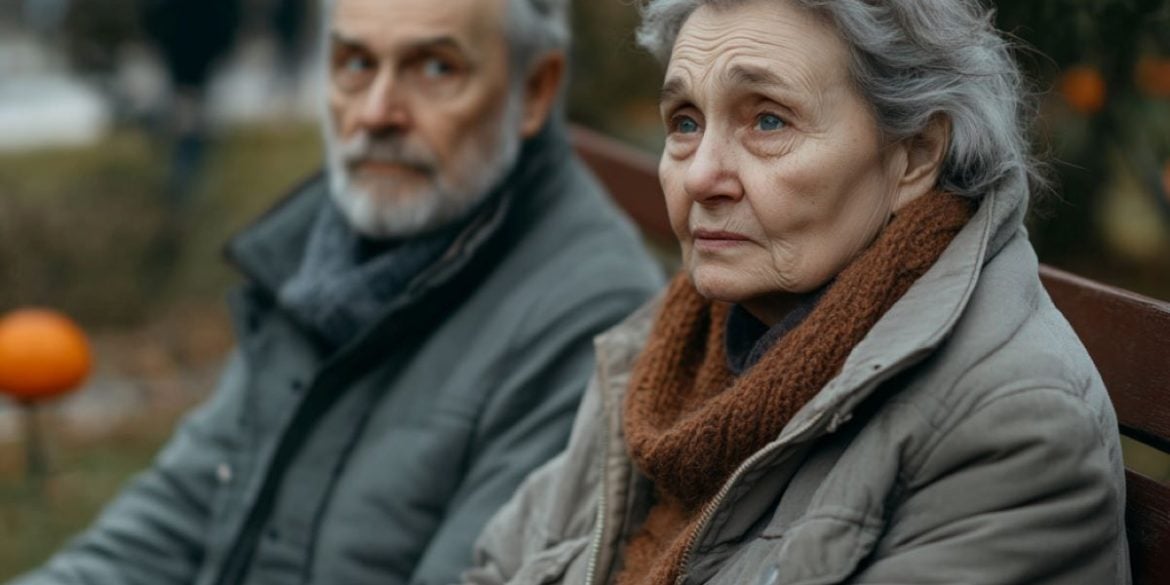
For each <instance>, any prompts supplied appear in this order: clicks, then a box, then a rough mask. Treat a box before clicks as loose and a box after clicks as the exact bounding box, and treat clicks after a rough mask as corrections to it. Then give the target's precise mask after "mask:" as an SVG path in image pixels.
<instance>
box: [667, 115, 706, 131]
mask: <svg viewBox="0 0 1170 585" xmlns="http://www.w3.org/2000/svg"><path fill="white" fill-rule="evenodd" d="M670 125H671V126H672V128H671V130H672V131H674V132H678V133H679V134H694V133H695V132H698V131H699V123H698V122H696V121H695V119H694V118H692V117H690V116H676V117H675V118H674V119H673V120H671V124H670Z"/></svg>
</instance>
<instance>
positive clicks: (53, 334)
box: [0, 309, 93, 402]
mask: <svg viewBox="0 0 1170 585" xmlns="http://www.w3.org/2000/svg"><path fill="white" fill-rule="evenodd" d="M92 359H93V358H92V356H91V353H90V349H89V342H88V341H87V340H86V338H85V333H83V332H82V331H81V328H80V327H78V326H77V325H76V324H75V323H74V322H73V321H71V320H70V319H69V318H68V317H66V316H64V315H62V314H60V313H58V312H56V311H51V310H48V309H20V310H16V311H13V312H11V313H9V314H7V315H5V316H4V317H3V318H0V392H2V393H4V394H8V395H9V396H11V397H13V398H15V399H17V400H19V401H22V402H35V401H40V400H45V399H47V398H53V397H56V396H59V395H62V394H66V393H68V392H70V391H72V390H74V389H76V388H77V387H78V385H80V384H81V382H82V381H83V380H85V377H86V375H88V374H89V370H90V367H91V365H92Z"/></svg>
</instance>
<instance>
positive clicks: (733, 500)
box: [465, 189, 1129, 585]
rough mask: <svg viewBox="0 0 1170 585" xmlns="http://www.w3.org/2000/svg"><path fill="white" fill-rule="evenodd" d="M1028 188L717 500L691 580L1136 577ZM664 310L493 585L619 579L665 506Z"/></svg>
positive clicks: (1099, 395)
mask: <svg viewBox="0 0 1170 585" xmlns="http://www.w3.org/2000/svg"><path fill="white" fill-rule="evenodd" d="M1025 208H1026V197H1025V196H1024V195H1023V190H1022V189H1020V190H1017V191H1015V192H1011V191H1005V192H1001V193H997V194H995V195H994V196H989V197H987V198H985V199H984V201H983V202H982V205H981V207H980V209H979V210H978V212H977V214H976V215H975V217H974V218H973V219H972V220H971V222H970V223H969V224H968V225H967V226H966V227H965V228H964V229H963V230H962V231H961V232H960V233H959V235H958V236H957V237H956V238H955V240H954V241H953V242H952V244H951V245H950V247H949V248H948V249H947V250H946V252H945V253H944V254H943V256H942V257H941V259H940V260H939V261H938V262H937V263H936V264H935V266H934V267H933V268H932V269H931V270H930V271H929V272H928V273H927V274H926V275H924V276H923V277H922V278H921V279H920V280H919V281H918V282H917V283H916V284H915V285H914V286H913V288H911V289H910V291H909V292H908V293H907V294H906V295H905V296H904V297H903V298H902V299H901V300H900V301H899V302H898V303H897V304H896V305H895V306H894V307H893V308H892V309H891V310H890V311H889V312H888V313H887V314H886V315H885V316H884V317H883V318H882V319H881V320H880V321H879V322H878V323H877V325H876V326H875V327H874V328H873V329H872V330H871V331H870V333H869V335H868V336H867V337H866V338H865V339H864V340H863V341H862V342H861V343H860V344H859V345H858V346H857V347H856V348H855V349H854V350H853V352H852V353H851V354H850V356H849V358H848V360H847V362H846V364H845V366H844V367H843V369H842V371H841V372H840V374H839V375H838V376H837V377H836V378H834V379H833V380H832V381H831V382H829V383H828V384H827V385H826V387H825V388H824V389H823V390H822V391H821V392H820V393H819V394H818V395H817V396H816V397H815V398H814V399H813V400H812V401H811V402H810V403H809V404H807V405H806V406H805V407H804V408H803V409H802V410H801V411H800V412H799V413H797V414H796V415H795V416H794V417H793V419H792V420H791V421H790V422H789V424H788V425H787V426H786V427H785V428H784V430H783V431H782V432H781V433H780V435H779V436H777V437H776V439H775V441H773V442H772V443H771V444H769V445H768V446H766V447H765V448H763V449H761V450H760V451H758V452H757V453H755V454H754V455H753V456H751V457H750V458H749V459H748V460H747V461H745V462H744V463H743V464H742V465H741V466H740V467H739V469H738V470H737V471H736V472H735V473H734V474H733V476H732V477H731V478H730V479H729V480H728V481H727V483H726V484H725V485H724V486H723V488H722V490H721V492H720V493H719V494H718V495H717V496H716V500H715V502H714V503H713V505H710V506H708V507H707V508H705V510H704V513H703V516H702V518H703V519H704V521H703V522H702V525H701V526H702V528H701V529H700V532H699V536H698V538H697V539H696V541H695V542H694V543H693V545H692V547H691V549H690V550H691V553H690V556H689V558H688V560H687V562H686V564H685V568H684V573H683V576H682V577H681V579H680V583H679V585H692V584H694V585H697V584H699V583H708V584H711V585H724V584H727V585H730V584H752V585H754V584H759V585H781V584H785V585H789V584H798V583H799V584H803V585H811V584H830V583H853V584H879V583H881V584H892V583H900V584H910V583H914V584H927V583H937V584H954V583H964V584H987V585H1055V584H1058V583H1060V584H1064V583H1067V584H1084V585H1106V584H1109V585H1120V584H1125V583H1129V568H1128V555H1127V549H1126V542H1125V529H1124V510H1125V486H1124V469H1123V465H1122V459H1121V450H1120V445H1119V438H1118V430H1117V421H1116V418H1115V415H1114V412H1113V408H1112V406H1111V405H1110V402H1109V397H1108V395H1107V394H1106V392H1105V387H1104V386H1103V384H1102V382H1101V378H1100V377H1099V376H1098V374H1097V372H1096V370H1095V368H1094V367H1093V363H1092V361H1090V359H1089V356H1088V355H1087V354H1086V352H1085V349H1084V348H1083V347H1082V345H1081V344H1080V342H1079V341H1078V340H1077V337H1076V336H1075V335H1074V333H1073V330H1072V329H1071V327H1070V326H1069V324H1068V323H1067V322H1066V321H1065V319H1064V317H1063V316H1061V314H1060V313H1059V312H1058V311H1057V310H1056V308H1055V307H1054V306H1053V304H1052V301H1051V300H1050V299H1049V297H1048V295H1047V294H1046V293H1045V291H1044V288H1043V287H1042V286H1041V283H1040V281H1039V279H1038V276H1037V268H1038V267H1037V261H1036V257H1035V255H1034V253H1033V250H1032V247H1031V246H1030V244H1029V243H1028V239H1027V235H1026V233H1025V230H1024V227H1023V217H1024V214H1025ZM654 314H655V307H654V306H653V305H651V306H648V307H645V308H643V309H642V310H641V311H639V312H638V313H637V314H635V315H634V316H632V317H631V318H630V319H628V320H627V321H626V322H625V323H624V324H622V325H620V326H618V327H617V328H615V329H613V330H611V331H610V332H608V333H607V334H605V335H603V336H601V337H599V338H598V340H597V341H596V343H595V345H596V351H597V356H598V365H597V369H596V372H595V374H594V379H593V382H592V384H591V386H590V388H589V390H588V391H587V396H586V398H585V401H584V403H583V406H582V408H581V411H580V412H579V413H578V416H577V420H576V425H575V427H574V431H573V435H572V438H571V440H570V445H569V448H568V450H567V451H566V452H565V453H562V454H561V455H560V456H558V458H557V459H555V460H553V461H552V462H550V463H549V464H548V465H547V466H545V467H544V468H543V469H542V470H540V471H538V472H537V473H535V474H533V475H532V476H530V477H529V479H528V480H526V484H525V486H524V487H523V488H522V489H521V491H520V492H519V493H518V495H517V496H515V497H514V498H513V499H512V501H511V502H510V503H509V504H508V505H507V506H506V507H505V508H504V509H503V510H502V511H501V512H500V513H499V514H498V515H497V516H496V517H495V518H494V519H493V520H492V521H491V522H490V523H489V525H488V527H487V529H486V530H485V531H484V533H483V534H482V535H481V537H480V539H479V544H478V547H477V554H476V562H477V566H476V567H475V568H474V569H472V570H471V571H469V572H468V573H467V574H466V576H465V580H466V581H467V582H469V583H477V584H482V585H498V584H502V583H514V584H518V585H537V584H549V583H566V584H571V585H597V584H601V583H606V582H607V581H608V580H609V579H610V578H611V577H612V576H613V575H615V573H616V570H615V568H616V567H618V566H619V565H620V562H621V559H620V552H621V551H622V549H623V547H624V543H625V542H627V541H628V539H629V538H630V537H631V535H632V534H633V532H634V531H635V530H636V529H637V527H638V526H639V524H640V522H641V519H642V518H643V517H644V516H645V514H646V513H647V511H648V509H649V506H650V499H649V497H650V493H651V487H650V485H649V482H648V480H647V479H645V478H644V477H642V476H641V475H640V474H639V473H638V472H637V470H636V469H635V467H634V466H633V465H632V463H631V460H630V458H629V456H628V455H627V452H626V448H625V444H624V442H623V439H622V432H621V429H622V423H621V418H622V401H623V396H624V394H625V391H626V384H627V381H628V379H629V375H630V370H631V368H632V365H633V363H634V360H635V358H636V356H637V355H638V353H639V351H640V350H641V348H642V346H643V343H644V340H645V338H646V335H647V333H648V331H649V328H650V325H651V322H652V319H653V317H654Z"/></svg>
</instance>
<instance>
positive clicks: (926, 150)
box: [893, 115, 951, 212]
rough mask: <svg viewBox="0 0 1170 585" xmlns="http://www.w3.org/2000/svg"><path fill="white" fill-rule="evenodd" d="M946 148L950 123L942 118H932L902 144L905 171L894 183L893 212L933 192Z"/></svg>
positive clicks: (940, 171) (940, 116)
mask: <svg viewBox="0 0 1170 585" xmlns="http://www.w3.org/2000/svg"><path fill="white" fill-rule="evenodd" d="M950 144H951V123H950V120H949V119H947V118H946V117H945V116H942V115H935V116H933V117H932V118H931V119H930V122H929V123H927V125H926V128H925V129H924V130H923V131H922V132H921V133H919V134H918V135H916V136H913V137H911V138H908V139H906V140H905V142H904V143H903V148H904V151H905V156H906V168H905V170H904V171H903V172H902V176H901V177H900V178H899V180H898V191H897V193H898V194H897V197H896V198H895V200H894V209H893V210H894V212H897V211H898V210H900V209H902V207H904V206H905V205H906V204H908V203H910V202H911V201H914V200H915V199H918V198H919V197H921V196H923V195H925V194H927V193H929V192H931V191H933V190H934V188H935V186H936V185H938V177H939V174H940V173H942V164H943V159H944V158H945V157H946V153H947V149H948V148H949V147H950Z"/></svg>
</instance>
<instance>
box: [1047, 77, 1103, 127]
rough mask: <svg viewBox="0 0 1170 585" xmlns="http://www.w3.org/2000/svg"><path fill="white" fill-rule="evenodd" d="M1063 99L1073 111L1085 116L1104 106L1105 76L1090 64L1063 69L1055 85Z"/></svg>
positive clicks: (1098, 110)
mask: <svg viewBox="0 0 1170 585" xmlns="http://www.w3.org/2000/svg"><path fill="white" fill-rule="evenodd" d="M1057 89H1058V91H1059V92H1060V95H1061V96H1062V97H1063V98H1064V101H1065V102H1066V103H1067V104H1068V105H1069V107H1070V108H1072V109H1073V110H1074V111H1076V112H1078V113H1080V114H1084V115H1086V116H1088V115H1092V114H1096V113H1097V112H1100V111H1101V110H1102V109H1103V108H1104V107H1105V100H1106V96H1107V92H1106V87H1105V78H1104V77H1101V72H1100V71H1098V70H1097V69H1096V68H1095V67H1092V66H1090V65H1076V66H1074V67H1070V68H1068V69H1066V70H1065V72H1064V74H1063V75H1061V76H1060V83H1059V85H1058V86H1057Z"/></svg>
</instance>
